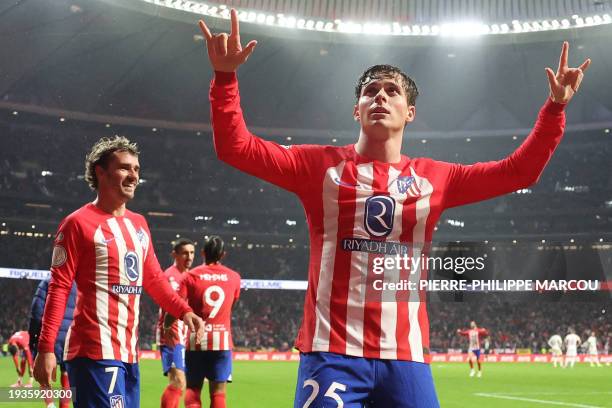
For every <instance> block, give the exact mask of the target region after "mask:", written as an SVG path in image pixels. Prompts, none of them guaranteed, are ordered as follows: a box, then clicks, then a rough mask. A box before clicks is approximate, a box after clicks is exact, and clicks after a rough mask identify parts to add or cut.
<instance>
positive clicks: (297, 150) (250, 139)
mask: <svg viewBox="0 0 612 408" xmlns="http://www.w3.org/2000/svg"><path fill="white" fill-rule="evenodd" d="M210 104H211V118H212V119H211V120H212V126H213V139H214V143H215V150H216V152H217V157H218V158H219V159H220V160H222V161H224V162H226V163H227V164H229V165H231V166H233V167H235V168H237V169H239V170H242V171H244V172H245V173H248V174H250V175H252V176H255V177H259V178H261V179H263V180H266V181H268V182H270V183H272V184H275V185H277V186H279V187H281V188H284V189H286V190H289V191H292V192H295V193H297V192H298V191H299V190H300V189H301V188H306V187H308V185H309V183H308V180H309V177H311V176H310V174H309V173H310V171H312V168H313V166H309V165H308V164H307V163H308V160H309V159H307V157H306V156H307V155H306V152H308V151H311V150H316V149H322V148H323V146H307V145H303V146H281V145H279V144H278V143H274V142H271V141H266V140H263V139H261V138H259V137H257V136H255V135H253V134H252V133H251V132H249V130H248V129H247V126H246V123H245V121H244V118H243V115H242V108H241V107H240V93H239V91H238V80H237V78H236V74H235V73H233V72H229V73H228V72H215V77H214V79H213V80H212V82H211V87H210Z"/></svg>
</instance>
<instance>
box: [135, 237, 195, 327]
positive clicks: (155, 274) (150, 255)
mask: <svg viewBox="0 0 612 408" xmlns="http://www.w3.org/2000/svg"><path fill="white" fill-rule="evenodd" d="M147 234H148V236H149V249H148V250H147V255H146V258H145V262H144V268H143V273H144V276H143V285H144V288H145V290H146V291H147V293H148V294H149V295H150V296H151V297H152V298H153V300H154V301H155V303H157V304H158V305H159V306H160V307H161V308H162V309H163V310H164V311H166V312H168V313H170V314H171V315H172V316H174V317H176V318H177V319H181V318H182V317H183V315H184V314H185V313H187V312H192V310H191V308H190V307H189V305H188V304H187V302H185V301H184V300H183V299H182V298H181V297H180V296H179V294H178V293H176V292H175V291H174V290H173V289H172V286H170V283H168V280H167V279H166V278H165V276H164V273H163V271H162V269H161V266H159V262H158V261H157V256H156V255H155V250H154V249H153V242H152V240H151V233H150V232H149V228H148V227H147Z"/></svg>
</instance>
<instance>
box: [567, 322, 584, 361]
mask: <svg viewBox="0 0 612 408" xmlns="http://www.w3.org/2000/svg"><path fill="white" fill-rule="evenodd" d="M563 343H564V344H565V360H564V361H563V367H564V368H565V367H567V366H568V365H569V366H570V367H571V368H574V364H576V359H577V358H578V346H579V345H580V344H581V341H580V337H578V335H577V334H576V332H575V331H574V329H573V328H571V327H570V328H569V329H568V334H567V336H565V339H563Z"/></svg>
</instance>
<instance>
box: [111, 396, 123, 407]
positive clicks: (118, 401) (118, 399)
mask: <svg viewBox="0 0 612 408" xmlns="http://www.w3.org/2000/svg"><path fill="white" fill-rule="evenodd" d="M110 408H125V403H124V402H123V395H113V396H111V397H110Z"/></svg>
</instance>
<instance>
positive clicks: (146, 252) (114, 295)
mask: <svg viewBox="0 0 612 408" xmlns="http://www.w3.org/2000/svg"><path fill="white" fill-rule="evenodd" d="M73 281H76V284H77V301H76V308H75V312H74V320H73V322H72V325H71V326H70V329H69V330H68V334H67V335H66V344H65V347H64V360H71V359H73V358H76V357H87V358H90V359H93V360H102V359H109V360H120V361H123V362H126V363H135V362H137V360H138V352H137V344H138V319H139V310H140V295H141V294H142V289H143V287H144V289H145V290H146V291H147V293H149V294H150V295H151V297H152V298H153V300H155V302H157V303H158V304H159V305H161V306H162V308H164V309H165V310H167V311H168V312H170V313H171V314H172V315H173V316H176V317H182V316H183V315H184V314H185V313H186V312H188V311H191V309H190V308H189V306H188V305H187V304H186V303H185V301H184V300H183V299H181V298H180V297H179V296H178V294H177V293H176V292H174V291H173V290H172V288H171V287H170V285H169V284H168V281H167V280H166V279H164V277H163V274H162V270H161V268H160V266H159V262H158V261H157V257H156V256H155V251H154V249H153V244H152V242H151V233H150V231H149V227H148V225H147V222H146V221H145V219H144V217H143V216H141V215H139V214H136V213H133V212H131V211H129V210H126V211H125V215H124V216H121V217H114V216H112V215H111V214H108V213H105V212H104V211H102V210H100V209H99V208H97V207H96V206H95V205H93V204H91V203H89V204H86V205H85V206H83V207H81V208H80V209H78V210H77V211H75V212H74V213H72V214H70V215H69V216H68V217H66V218H65V219H64V220H63V221H62V223H61V224H60V226H59V229H58V232H57V235H56V237H55V242H54V248H53V259H52V265H51V281H50V282H49V290H48V294H47V302H46V306H45V312H44V315H43V321H42V330H41V334H40V340H39V344H38V350H39V351H40V352H53V347H54V343H55V338H56V336H57V331H58V329H59V327H60V324H61V322H62V319H63V316H64V310H65V308H66V301H67V299H68V295H69V293H70V288H71V287H72V282H73Z"/></svg>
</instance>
